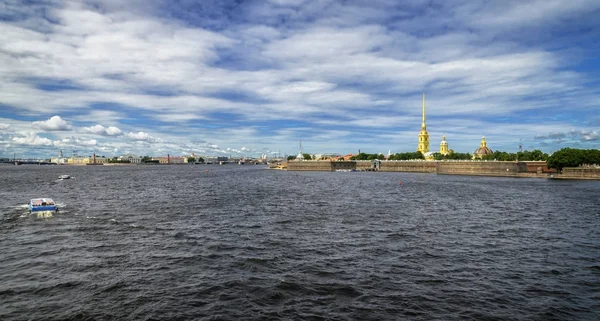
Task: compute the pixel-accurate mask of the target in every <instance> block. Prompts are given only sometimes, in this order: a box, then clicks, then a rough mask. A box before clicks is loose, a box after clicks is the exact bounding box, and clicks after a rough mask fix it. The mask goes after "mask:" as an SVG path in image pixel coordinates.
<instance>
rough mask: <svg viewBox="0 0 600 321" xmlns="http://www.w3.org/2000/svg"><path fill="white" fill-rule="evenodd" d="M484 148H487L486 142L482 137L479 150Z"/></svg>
mask: <svg viewBox="0 0 600 321" xmlns="http://www.w3.org/2000/svg"><path fill="white" fill-rule="evenodd" d="M484 147H487V142H486V141H485V136H482V137H481V146H480V148H484Z"/></svg>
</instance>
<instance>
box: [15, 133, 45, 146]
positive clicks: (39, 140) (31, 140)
mask: <svg viewBox="0 0 600 321" xmlns="http://www.w3.org/2000/svg"><path fill="white" fill-rule="evenodd" d="M12 142H13V143H15V144H20V145H30V146H52V145H53V143H52V140H50V139H48V138H46V137H40V136H38V135H35V134H34V133H28V134H27V135H26V136H25V137H13V138H12Z"/></svg>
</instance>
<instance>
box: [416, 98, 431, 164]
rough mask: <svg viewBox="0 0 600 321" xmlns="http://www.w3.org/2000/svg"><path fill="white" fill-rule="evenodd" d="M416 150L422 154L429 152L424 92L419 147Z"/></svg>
mask: <svg viewBox="0 0 600 321" xmlns="http://www.w3.org/2000/svg"><path fill="white" fill-rule="evenodd" d="M417 151H419V152H421V153H423V154H425V153H427V152H429V133H427V125H425V93H423V123H422V124H421V132H420V133H419V147H418V148H417Z"/></svg>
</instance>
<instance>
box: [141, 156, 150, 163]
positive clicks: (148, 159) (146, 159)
mask: <svg viewBox="0 0 600 321" xmlns="http://www.w3.org/2000/svg"><path fill="white" fill-rule="evenodd" d="M150 160H152V157H150V156H144V157H142V159H141V160H140V162H142V163H147V162H149V161H150Z"/></svg>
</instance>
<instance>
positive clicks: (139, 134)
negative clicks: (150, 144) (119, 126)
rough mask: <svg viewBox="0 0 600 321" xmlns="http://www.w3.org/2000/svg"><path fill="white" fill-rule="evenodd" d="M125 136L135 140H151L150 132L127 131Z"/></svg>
mask: <svg viewBox="0 0 600 321" xmlns="http://www.w3.org/2000/svg"><path fill="white" fill-rule="evenodd" d="M125 136H126V137H128V138H131V139H133V140H137V141H151V140H153V137H152V136H150V134H148V133H146V132H137V133H133V132H129V133H127V134H125Z"/></svg>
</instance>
